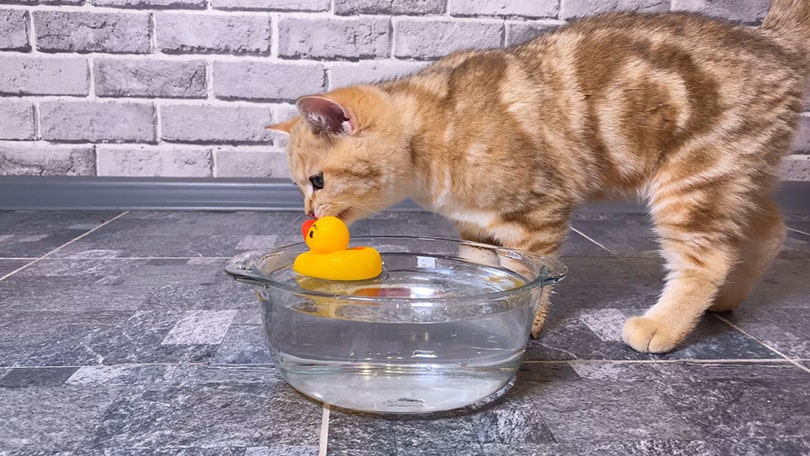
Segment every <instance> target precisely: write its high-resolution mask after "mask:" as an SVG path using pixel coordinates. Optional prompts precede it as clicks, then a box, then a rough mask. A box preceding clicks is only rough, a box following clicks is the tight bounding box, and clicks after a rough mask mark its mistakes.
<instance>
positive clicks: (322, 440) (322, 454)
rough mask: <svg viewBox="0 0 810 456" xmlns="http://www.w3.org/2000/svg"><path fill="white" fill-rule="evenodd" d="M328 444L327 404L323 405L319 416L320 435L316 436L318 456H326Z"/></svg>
mask: <svg viewBox="0 0 810 456" xmlns="http://www.w3.org/2000/svg"><path fill="white" fill-rule="evenodd" d="M328 442H329V404H327V403H324V404H323V415H321V433H320V435H319V436H318V456H326V447H327V443H328Z"/></svg>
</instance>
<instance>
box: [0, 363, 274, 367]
mask: <svg viewBox="0 0 810 456" xmlns="http://www.w3.org/2000/svg"><path fill="white" fill-rule="evenodd" d="M150 366H208V367H248V366H250V367H254V366H258V367H266V366H271V367H272V366H273V365H272V364H208V363H205V362H200V363H189V362H183V363H118V364H59V365H41V366H0V369H55V368H66V369H68V368H79V369H81V368H83V367H150Z"/></svg>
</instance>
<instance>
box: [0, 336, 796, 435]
mask: <svg viewBox="0 0 810 456" xmlns="http://www.w3.org/2000/svg"><path fill="white" fill-rule="evenodd" d="M244 326H254V325H244ZM793 361H796V362H798V361H802V362H810V358H808V359H805V358H797V359H794V360H792V359H790V358H768V359H763V358H750V359H746V358H739V359H732V358H729V359H701V358H682V359H568V360H559V361H554V360H534V361H528V360H527V361H523V364H570V363H583V364H605V363H609V364H677V363H695V364H711V363H719V364H732V363H751V364H768V363H775V364H795V363H794V362H793ZM151 366H184V367H185V366H196V367H216V368H226V369H231V368H233V369H241V368H273V369H274V368H275V365H274V364H272V363H256V364H208V363H204V362H199V363H170V362H165V363H116V364H54V365H40V366H2V367H0V369H9V370H13V369H55V368H56V369H61V368H65V369H72V368H76V369H81V368H85V367H87V368H96V367H98V368H109V367H127V368H130V367H132V368H134V367H151ZM279 381H283V380H279ZM325 407H329V406H328V405H325ZM329 415H330V412H327V411H325V412H324V413H323V415H322V416H327V417H328V416H329ZM328 431H329V425H328V424H327V425H326V426H324V425H323V423H321V433H324V432H325V433H326V434H328Z"/></svg>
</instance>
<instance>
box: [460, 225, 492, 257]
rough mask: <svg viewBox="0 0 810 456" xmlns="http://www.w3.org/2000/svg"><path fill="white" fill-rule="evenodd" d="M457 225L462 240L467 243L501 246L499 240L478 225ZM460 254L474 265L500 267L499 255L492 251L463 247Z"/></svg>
mask: <svg viewBox="0 0 810 456" xmlns="http://www.w3.org/2000/svg"><path fill="white" fill-rule="evenodd" d="M455 223H456V229H457V230H458V234H459V236H461V239H464V240H465V241H471V242H479V243H482V244H489V245H498V246H499V245H500V244H499V243H498V241H497V240H495V239H493V238H492V237H491V236H489V235H488V234H486V233H485V232H484V230H483V229H482V228H481V227H479V226H478V225H473V224H471V223H467V222H455ZM458 254H459V256H461V257H462V258H465V259H467V260H469V261H472V262H473V263H478V264H486V265H489V266H500V259H499V258H498V255H497V254H496V253H495V252H493V251H491V250H485V249H477V248H470V247H468V246H464V245H462V246H461V247H460V248H459V252H458Z"/></svg>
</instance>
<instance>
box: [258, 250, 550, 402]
mask: <svg viewBox="0 0 810 456" xmlns="http://www.w3.org/2000/svg"><path fill="white" fill-rule="evenodd" d="M396 264H397V262H396V261H392V259H391V258H389V259H388V261H387V268H386V276H385V277H384V278H383V279H381V280H378V281H376V282H375V281H372V282H367V283H363V284H357V283H351V284H349V283H342V284H341V283H337V284H336V283H334V282H329V283H326V282H324V283H322V286H323V287H324V289H325V290H327V289H328V291H329V292H330V293H335V294H347V295H355V296H371V297H373V296H388V297H411V298H413V297H420V298H437V299H440V298H442V297H448V296H469V297H470V300H469V301H462V302H452V303H448V302H446V301H438V300H437V301H435V302H432V301H431V300H429V299H428V300H420V301H419V302H416V303H413V302H408V303H404V302H403V303H402V305H391V303H388V304H386V305H384V306H383V305H378V304H375V302H374V301H373V300H372V301H371V302H369V303H366V304H360V305H358V304H352V305H342V304H341V303H340V302H337V301H335V300H332V299H328V298H321V299H318V300H305V299H301V301H300V302H296V303H294V304H293V305H285V306H280V305H265V306H264V309H265V313H264V318H265V323H266V325H265V327H266V328H267V329H268V331H269V332H270V333H269V334H268V336H269V340H270V341H271V351H272V353H273V357H274V360H275V362H276V365H277V367H278V368H279V370H280V372H281V374H282V375H283V376H284V378H285V379H286V380H287V381H288V383H290V384H291V385H292V386H293V387H295V388H296V389H298V390H299V391H301V392H302V393H304V394H306V395H308V396H311V397H314V398H317V399H320V400H322V401H324V402H327V403H330V404H333V405H336V406H340V407H346V408H350V409H354V410H365V411H374V412H391V413H421V412H434V411H441V410H449V409H453V408H458V407H462V406H465V405H468V404H471V403H473V402H476V401H478V400H480V399H483V398H486V397H488V396H492V395H493V394H496V393H498V392H499V391H502V390H504V389H506V388H507V387H508V385H509V384H510V381H511V380H512V379H513V377H514V375H515V372H516V371H517V368H518V366H519V364H520V362H521V359H522V356H523V352H524V348H525V343H526V337H525V335H526V334H527V332H528V328H527V325H530V324H531V321H532V314H533V311H534V308H535V307H534V305H533V303H529V302H528V299H529V295H528V294H527V295H518V296H512V297H510V298H508V299H499V300H482V299H480V298H479V299H478V300H476V299H475V298H474V297H476V296H481V295H486V294H487V293H492V292H497V291H502V290H507V289H513V288H515V287H516V286H519V285H521V284H522V283H523V280H522V278H520V277H519V276H517V275H515V274H514V273H512V272H511V271H507V270H505V269H501V268H495V267H485V266H481V265H476V266H474V267H473V266H470V265H469V264H464V263H460V262H453V261H441V260H439V261H432V260H431V261H428V260H424V262H423V263H422V264H421V266H423V267H419V268H412V267H408V266H407V265H404V264H403V265H402V267H396ZM312 286H317V284H313V283H310V284H309V287H312ZM534 297H535V299H536V297H537V296H536V295H534Z"/></svg>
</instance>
